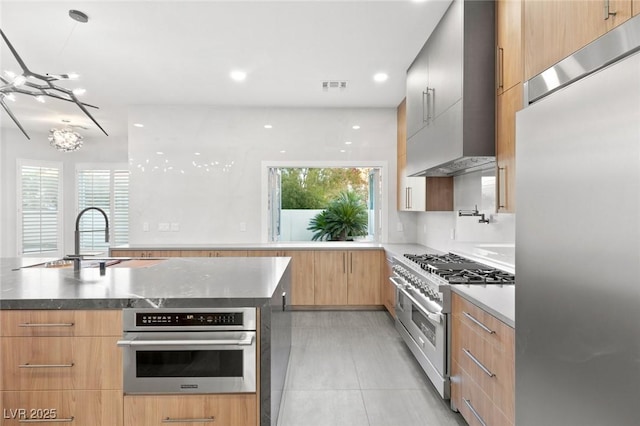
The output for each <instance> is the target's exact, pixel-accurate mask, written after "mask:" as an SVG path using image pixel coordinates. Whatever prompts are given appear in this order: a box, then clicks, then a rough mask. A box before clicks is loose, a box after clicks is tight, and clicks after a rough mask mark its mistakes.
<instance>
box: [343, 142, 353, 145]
mask: <svg viewBox="0 0 640 426" xmlns="http://www.w3.org/2000/svg"><path fill="white" fill-rule="evenodd" d="M351 143H352V142H351V141H346V142H345V143H344V144H345V145H351Z"/></svg>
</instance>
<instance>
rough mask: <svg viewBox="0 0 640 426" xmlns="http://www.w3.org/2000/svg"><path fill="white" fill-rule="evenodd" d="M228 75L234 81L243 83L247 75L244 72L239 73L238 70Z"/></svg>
mask: <svg viewBox="0 0 640 426" xmlns="http://www.w3.org/2000/svg"><path fill="white" fill-rule="evenodd" d="M229 75H230V76H231V78H232V79H233V80H235V81H244V79H246V78H247V73H246V72H244V71H240V70H236V71H231V74H229Z"/></svg>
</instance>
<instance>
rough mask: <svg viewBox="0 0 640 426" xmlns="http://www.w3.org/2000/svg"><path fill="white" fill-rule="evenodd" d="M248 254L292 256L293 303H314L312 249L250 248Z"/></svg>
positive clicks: (298, 304)
mask: <svg viewBox="0 0 640 426" xmlns="http://www.w3.org/2000/svg"><path fill="white" fill-rule="evenodd" d="M248 256H254V257H270V256H275V257H290V258H291V302H290V303H291V304H292V305H295V306H304V305H313V304H314V289H313V283H314V273H313V271H314V261H313V251H310V250H249V251H248Z"/></svg>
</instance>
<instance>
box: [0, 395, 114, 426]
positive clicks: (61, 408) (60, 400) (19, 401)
mask: <svg viewBox="0 0 640 426" xmlns="http://www.w3.org/2000/svg"><path fill="white" fill-rule="evenodd" d="M0 399H1V401H0V402H1V404H0V405H1V406H2V408H3V420H2V425H4V426H18V425H24V424H25V421H26V420H30V423H34V424H48V423H52V424H71V425H83V426H84V425H91V426H122V423H123V418H122V410H123V401H122V391H121V390H82V391H55V392H53V391H29V392H0ZM35 420H42V422H37V421H35ZM54 420H56V421H54Z"/></svg>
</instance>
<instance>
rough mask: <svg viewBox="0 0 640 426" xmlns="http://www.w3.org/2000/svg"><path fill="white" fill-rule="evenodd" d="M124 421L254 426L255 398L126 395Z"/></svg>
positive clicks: (131, 424)
mask: <svg viewBox="0 0 640 426" xmlns="http://www.w3.org/2000/svg"><path fill="white" fill-rule="evenodd" d="M124 418H125V423H124V424H125V426H161V425H164V424H166V423H167V422H171V421H172V423H175V424H185V425H186V424H191V423H197V424H202V425H209V424H211V425H212V426H215V425H233V426H256V424H257V405H256V395H255V394H224V395H137V396H125V397H124ZM180 420H183V421H182V422H180Z"/></svg>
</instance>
